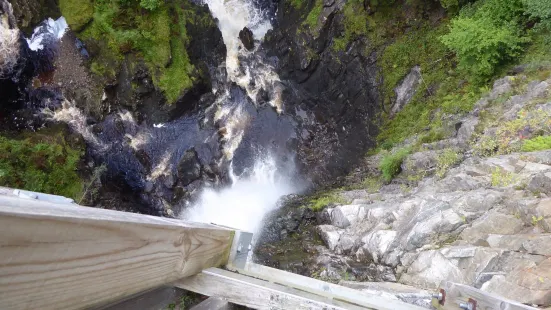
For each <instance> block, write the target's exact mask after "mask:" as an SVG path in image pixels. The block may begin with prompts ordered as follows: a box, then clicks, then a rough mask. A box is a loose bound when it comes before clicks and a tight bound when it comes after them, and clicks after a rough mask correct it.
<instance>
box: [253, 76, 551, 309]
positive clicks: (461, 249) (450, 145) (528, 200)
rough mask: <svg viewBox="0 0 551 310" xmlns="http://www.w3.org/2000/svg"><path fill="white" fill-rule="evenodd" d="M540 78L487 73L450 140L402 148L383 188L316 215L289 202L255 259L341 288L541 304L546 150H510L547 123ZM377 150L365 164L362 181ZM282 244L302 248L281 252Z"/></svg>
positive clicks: (356, 193) (550, 220)
mask: <svg viewBox="0 0 551 310" xmlns="http://www.w3.org/2000/svg"><path fill="white" fill-rule="evenodd" d="M550 86H551V79H550V80H544V81H541V80H533V81H530V80H529V79H528V78H527V77H525V76H523V75H522V74H520V75H517V76H508V77H505V78H503V79H500V80H498V81H496V82H495V83H494V87H493V89H492V90H491V91H490V92H489V93H488V94H487V95H486V96H484V97H483V98H481V99H480V100H479V101H478V103H477V104H476V106H475V109H474V110H473V111H472V112H471V113H470V114H468V115H467V116H465V117H464V118H462V119H452V120H450V122H449V124H448V125H449V126H451V127H453V128H456V133H455V134H454V135H453V137H452V138H450V139H447V140H443V141H439V142H437V143H431V144H425V145H423V147H422V150H421V151H419V152H416V153H412V154H410V155H408V156H407V157H406V158H405V160H404V161H403V163H402V167H401V170H402V172H401V174H400V175H398V177H397V178H396V179H394V181H392V182H391V183H390V184H384V185H382V184H380V185H379V186H377V185H375V186H367V185H366V184H369V183H373V182H366V183H364V185H363V186H362V185H359V186H356V187H358V188H361V187H363V188H365V189H355V190H338V191H336V192H335V195H337V196H338V197H339V198H338V199H336V200H340V201H346V202H347V203H346V204H343V203H330V204H329V205H327V206H326V207H325V208H324V209H323V210H322V211H319V212H317V213H314V212H313V211H312V210H309V209H308V208H305V207H304V206H302V207H301V203H305V202H304V201H298V202H295V203H294V204H289V207H288V208H286V209H283V210H284V211H283V212H284V213H283V214H280V215H275V216H274V217H276V218H278V220H276V221H275V222H276V223H280V224H279V226H277V225H276V226H273V229H268V230H267V232H269V233H267V234H266V236H265V238H267V239H266V240H267V241H266V243H265V244H263V245H261V246H260V247H259V248H258V249H257V255H258V259H259V260H260V261H262V262H265V263H268V264H272V265H275V266H278V267H280V268H285V269H289V270H292V271H295V272H301V273H305V274H308V275H314V276H317V277H320V278H322V279H328V280H332V281H336V282H337V281H341V282H343V281H344V283H346V284H347V285H352V284H350V282H348V281H350V280H352V279H353V280H356V281H361V282H363V281H370V282H369V283H363V284H357V285H353V286H354V287H356V288H363V289H366V290H369V289H371V290H373V289H382V288H381V287H382V286H385V285H387V289H386V292H387V293H388V291H389V290H390V292H392V294H393V295H394V296H396V298H401V299H404V298H403V293H404V292H407V291H408V290H409V289H408V287H417V288H422V289H426V290H429V291H430V290H434V289H436V288H437V287H438V286H439V284H440V282H441V281H452V282H457V283H463V284H468V285H471V286H474V287H476V288H480V289H482V290H484V291H488V292H492V293H496V294H498V295H502V296H507V297H508V298H511V299H514V300H517V301H520V302H522V303H526V304H533V305H549V304H551V286H550V285H551V251H550V250H551V187H550V185H551V151H538V152H518V151H516V152H515V151H513V150H515V149H516V150H518V148H516V147H515V144H518V142H519V141H521V140H522V139H528V138H530V137H529V136H523V133H526V132H531V133H534V132H538V131H539V130H545V131H547V130H549V129H550V128H551V127H549V126H550V125H551V123H549V121H550V119H551V118H550V117H549V116H550V115H551V96H550V95H551V92H550V91H551V87H550ZM488 115H494V116H495V118H492V119H489V118H488ZM542 119H543V121H542ZM456 124H459V125H457V126H456ZM488 141H499V142H500V145H499V146H497V145H493V144H492V146H490V147H488V146H487V145H488V143H489V142H488ZM413 142H414V141H413V140H412V141H410V142H409V143H413ZM400 147H401V148H403V147H407V143H406V144H404V145H402V146H400ZM450 150H453V154H454V155H453V156H452V160H451V161H445V160H444V157H442V155H441V154H443V153H444V152H451V151H450ZM500 150H501V151H502V152H503V153H508V154H504V155H499V152H500ZM391 152H392V151H391ZM380 157H381V155H377V156H375V157H371V158H369V157H368V158H367V159H366V160H365V163H364V166H363V169H362V170H361V171H363V173H364V174H367V175H368V180H369V179H371V180H374V179H376V178H377V174H378V173H379V172H378V171H379V167H378V166H377V165H378V162H379V159H380ZM357 173H362V172H360V170H358V172H357ZM355 177H356V178H357V177H358V176H357V175H356V176H355ZM316 233H317V234H318V235H319V237H321V240H322V241H323V245H320V244H319V242H318V243H317V242H315V240H316ZM290 243H293V244H295V245H297V244H300V245H301V247H300V249H296V248H295V249H294V250H289V251H287V250H286V249H287V246H289V244H290ZM287 253H289V254H294V257H293V256H289V255H287ZM300 253H303V255H300ZM307 253H310V254H307ZM274 254H275V255H274ZM277 254H279V256H280V257H281V258H277V257H278V256H277ZM272 255H274V256H272ZM291 257H293V258H291ZM373 281H377V282H383V283H371V282H373ZM388 282H392V283H397V284H392V285H391V284H390V283H388ZM384 283H388V284H384ZM399 284H402V285H399Z"/></svg>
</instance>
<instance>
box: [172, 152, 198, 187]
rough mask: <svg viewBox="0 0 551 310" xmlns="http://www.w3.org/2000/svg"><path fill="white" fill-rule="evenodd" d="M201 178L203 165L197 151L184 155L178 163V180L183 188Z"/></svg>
mask: <svg viewBox="0 0 551 310" xmlns="http://www.w3.org/2000/svg"><path fill="white" fill-rule="evenodd" d="M200 177H201V163H200V162H199V157H198V156H197V152H196V151H195V149H190V150H188V151H186V152H185V153H184V155H183V156H182V158H181V159H180V162H179V163H178V180H179V181H180V182H181V183H182V185H183V186H186V185H189V184H190V183H192V182H193V181H195V180H197V179H199V178H200Z"/></svg>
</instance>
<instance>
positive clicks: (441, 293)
mask: <svg viewBox="0 0 551 310" xmlns="http://www.w3.org/2000/svg"><path fill="white" fill-rule="evenodd" d="M431 297H432V298H433V299H436V300H438V303H439V304H440V305H442V306H443V305H444V303H445V302H446V291H445V290H444V289H440V291H439V292H438V293H434V294H432V295H431Z"/></svg>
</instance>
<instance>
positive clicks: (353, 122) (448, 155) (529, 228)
mask: <svg viewBox="0 0 551 310" xmlns="http://www.w3.org/2000/svg"><path fill="white" fill-rule="evenodd" d="M452 2H453V1H452ZM456 2H457V4H454V3H455V2H454V3H452V4H449V3H448V2H447V1H388V3H387V2H384V1H383V2H381V1H355V0H348V1H344V0H334V1H330V0H329V1H327V0H324V1H321V0H312V1H299V0H280V1H261V0H255V1H245V0H228V1H218V0H205V1H203V2H201V1H191V0H189V1H188V0H175V1H121V0H111V1H84V2H83V3H80V4H78V2H77V4H75V2H74V1H69V0H59V1H36V0H25V1H19V0H13V1H10V2H8V1H1V2H0V3H1V6H0V8H1V13H2V24H1V28H0V30H1V35H2V41H1V43H2V47H1V49H0V51H1V56H0V57H1V58H0V67H1V69H2V71H0V73H1V74H0V78H1V79H0V83H1V84H0V92H1V94H2V95H1V98H2V99H1V102H0V104H1V106H0V118H1V119H2V125H0V130H1V134H0V138H1V139H0V150H1V151H2V154H0V156H1V157H0V185H2V186H9V187H17V188H26V189H29V190H35V191H43V192H49V193H54V194H59V195H65V196H68V197H71V198H73V199H75V201H76V202H78V203H80V204H83V205H90V206H96V207H103V208H111V209H118V210H124V211H132V212H142V213H148V214H154V215H159V216H168V217H180V218H183V219H187V220H195V221H205V222H216V223H219V224H224V225H228V226H233V227H237V228H240V229H244V230H250V231H253V232H255V234H256V236H257V240H256V241H255V242H256V246H255V250H254V257H255V259H256V260H257V261H259V262H260V263H263V264H266V265H270V266H275V267H277V268H281V269H286V270H289V271H292V272H296V273H300V274H304V275H308V276H313V277H317V278H321V279H324V280H327V281H333V282H339V283H341V284H342V285H346V286H350V287H352V288H356V289H360V290H365V291H369V292H372V293H374V294H380V295H385V296H387V297H389V298H397V299H402V300H404V301H406V302H412V303H416V304H420V305H423V306H427V307H430V305H429V304H430V300H427V296H429V294H430V292H431V291H433V290H434V289H436V288H437V287H438V285H439V283H440V282H441V281H444V280H447V281H452V282H457V283H463V284H468V285H471V286H474V287H476V288H480V289H482V290H485V291H488V292H492V293H496V294H499V295H503V296H506V297H508V298H510V299H514V300H517V301H520V302H522V303H525V304H530V305H536V306H549V305H551V286H550V283H551V252H550V251H551V235H550V229H551V209H550V207H551V202H550V201H549V197H551V188H550V184H551V152H550V151H549V149H551V143H549V139H548V137H549V136H550V135H551V123H550V120H551V117H550V116H551V92H550V87H551V86H550V84H551V80H550V78H551V76H550V73H551V70H550V68H551V66H550V59H549V57H548V55H549V50H548V44H547V43H546V42H548V41H546V40H547V39H546V37H548V36H549V30H548V29H547V28H545V27H543V26H541V25H543V24H544V21H545V20H546V18H547V17H545V16H543V15H542V16H537V17H530V18H528V17H524V16H529V13H528V9H529V8H530V5H531V3H532V2H531V1H529V0H526V1H520V0H519V3H521V2H522V3H521V4H522V5H523V6H524V7H526V13H524V11H522V12H521V13H519V12H520V11H519V9H518V8H516V7H515V8H514V12H515V13H514V14H517V15H518V16H520V15H519V14H521V15H522V16H523V17H522V18H520V17H518V16H517V15H515V16H513V17H507V16H508V15H507V14H509V13H508V12H504V13H503V14H502V15H500V16H499V18H501V19H507V18H509V19H510V21H509V22H510V24H507V27H509V26H510V25H511V24H512V23H513V22H517V20H518V24H519V25H520V26H519V27H521V28H519V33H521V32H522V33H524V36H525V37H531V38H532V39H531V41H530V43H529V42H528V40H524V41H525V42H523V43H522V44H524V45H522V47H523V48H524V50H523V53H517V54H515V55H516V56H515V57H516V58H515V57H509V58H507V57H504V58H503V59H497V60H494V59H492V60H491V61H490V63H492V64H495V66H496V69H495V71H492V72H491V73H490V74H487V75H486V76H484V77H482V78H481V77H478V76H477V74H478V73H479V72H485V71H484V70H483V69H484V68H482V69H480V70H478V71H477V72H475V73H473V72H472V71H469V69H462V68H461V64H462V63H461V61H462V59H461V57H462V52H463V51H457V50H452V51H450V47H449V46H448V45H445V44H444V43H445V42H446V40H445V39H442V38H445V36H446V34H447V33H448V32H450V29H452V30H453V25H454V19H459V18H461V17H462V16H464V15H465V14H471V15H472V16H471V15H469V16H470V17H469V18H472V19H475V18H476V17H477V15H476V14H478V13H472V12H475V11H476V10H478V11H481V12H482V11H484V10H485V7H486V6H490V11H495V7H491V5H495V3H494V2H495V1H493V0H479V1H478V2H476V3H475V4H473V5H472V6H471V4H465V2H462V1H456ZM467 2H468V1H467ZM498 2H499V1H498ZM536 2H537V1H536ZM498 4H499V3H498ZM463 5H465V7H464V8H463V9H462V8H461V7H462V6H463ZM519 6H520V4H519ZM503 7H506V6H503ZM545 8H547V7H545ZM469 10H470V11H469ZM515 10H516V11H515ZM471 11H472V12H471ZM478 11H476V12H478ZM469 12H470V13H469ZM480 15H483V14H482V13H480ZM61 16H63V18H62V17H61ZM48 18H51V19H48ZM484 18H487V17H484ZM44 20H45V22H44ZM65 22H66V24H67V25H66V26H67V30H66V31H65V28H63V27H62V26H60V25H63V23H65ZM509 22H508V23H509ZM490 24H492V23H490ZM495 24H496V27H500V25H498V23H497V22H496V23H495ZM540 24H541V25H540ZM534 25H536V26H534ZM538 25H540V26H538ZM60 27H62V28H63V31H61V32H59V31H58V32H56V31H57V30H56V29H58V28H60ZM515 27H516V26H515ZM33 29H34V30H33ZM488 32H489V33H490V32H491V31H490V30H488ZM40 35H42V36H43V38H44V39H42V41H39V40H38V38H39V36H40ZM473 36H474V35H473ZM483 39H484V38H480V39H479V40H475V41H477V42H484V40H483ZM33 40H36V41H33ZM519 40H520V39H519ZM520 41H522V40H520ZM33 42H36V44H35V45H40V46H42V47H40V48H34V49H33V48H32V47H33V44H32V43H33ZM443 42H444V43H443ZM498 43H499V44H501V42H498ZM498 43H496V44H497V45H499V44H498ZM450 46H451V45H450ZM10 47H11V49H9V48H10ZM504 50H507V48H506V47H503V48H501V49H500V51H504ZM518 50H520V47H519V49H518ZM519 55H524V56H519ZM497 64H499V66H497ZM476 65H477V62H476V61H473V62H472V63H470V64H469V66H468V68H473V67H475V66H476ZM21 158H28V160H27V161H22V160H21ZM60 168H63V169H60ZM54 171H56V172H59V173H53V172H54Z"/></svg>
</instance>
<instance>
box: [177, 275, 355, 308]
mask: <svg viewBox="0 0 551 310" xmlns="http://www.w3.org/2000/svg"><path fill="white" fill-rule="evenodd" d="M174 285H175V286H176V287H179V288H183V289H185V290H188V291H192V292H196V293H199V294H202V295H207V296H217V297H222V298H225V299H226V300H228V301H229V302H230V303H232V304H238V305H242V306H246V307H249V308H253V309H260V310H263V309H266V310H268V309H296V310H309V309H320V310H321V309H325V310H344V309H350V310H356V309H357V310H359V309H366V308H365V307H360V306H357V305H353V304H349V303H346V302H342V301H338V300H332V299H330V298H326V297H322V296H318V295H315V294H311V293H308V292H304V291H300V290H297V289H293V288H290V287H286V286H283V285H279V284H275V283H270V282H268V281H263V280H259V279H256V278H253V277H248V276H245V275H240V274H238V273H235V272H231V271H227V270H222V269H219V268H209V269H207V270H203V272H201V273H200V274H197V275H195V276H192V277H189V278H186V279H183V280H180V281H177V282H176V283H174Z"/></svg>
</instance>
